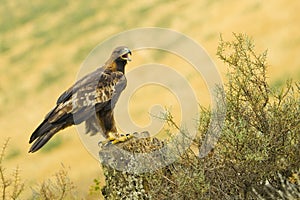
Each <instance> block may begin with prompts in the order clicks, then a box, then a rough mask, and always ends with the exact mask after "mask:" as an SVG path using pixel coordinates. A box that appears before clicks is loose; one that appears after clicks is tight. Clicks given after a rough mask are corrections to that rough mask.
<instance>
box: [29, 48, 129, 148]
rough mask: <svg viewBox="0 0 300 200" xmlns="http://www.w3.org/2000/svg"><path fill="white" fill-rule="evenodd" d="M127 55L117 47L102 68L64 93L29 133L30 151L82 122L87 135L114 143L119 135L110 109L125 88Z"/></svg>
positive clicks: (126, 49)
mask: <svg viewBox="0 0 300 200" xmlns="http://www.w3.org/2000/svg"><path fill="white" fill-rule="evenodd" d="M130 55H131V51H130V50H129V49H128V48H127V47H124V46H121V47H117V48H116V49H115V50H114V51H113V52H112V54H111V56H110V58H109V59H108V60H107V61H106V62H105V64H104V65H103V66H102V67H100V68H98V69H97V70H96V71H94V72H92V73H90V74H88V75H86V76H84V77H83V78H81V79H80V80H79V81H77V82H76V83H75V84H74V85H73V86H72V87H70V88H69V89H68V90H66V91H65V92H64V93H63V94H62V95H61V96H60V97H59V98H58V100H57V102H56V106H55V107H54V108H53V109H52V110H51V111H50V112H49V113H48V114H47V115H46V117H45V119H44V121H43V122H42V123H41V124H40V125H39V126H38V127H37V129H36V130H35V131H34V132H33V133H32V135H31V137H30V140H29V143H32V142H34V143H33V145H32V146H31V148H30V150H29V152H35V151H37V150H39V149H40V148H41V147H42V146H44V145H45V144H46V143H47V142H48V141H49V139H50V138H51V137H52V136H53V135H54V134H55V133H57V132H58V131H60V130H62V129H64V128H66V127H68V126H71V125H74V124H80V123H82V122H85V123H86V124H85V125H86V132H87V133H88V132H90V133H91V134H95V133H96V132H99V131H101V132H102V133H103V134H104V135H105V136H106V137H107V138H108V139H109V140H114V139H115V137H117V136H118V133H117V129H116V126H115V121H114V117H113V109H114V107H115V104H116V102H117V100H118V98H119V96H120V94H121V92H122V91H123V90H124V88H125V87H126V78H125V76H124V68H125V65H126V64H127V61H130V57H129V56H130Z"/></svg>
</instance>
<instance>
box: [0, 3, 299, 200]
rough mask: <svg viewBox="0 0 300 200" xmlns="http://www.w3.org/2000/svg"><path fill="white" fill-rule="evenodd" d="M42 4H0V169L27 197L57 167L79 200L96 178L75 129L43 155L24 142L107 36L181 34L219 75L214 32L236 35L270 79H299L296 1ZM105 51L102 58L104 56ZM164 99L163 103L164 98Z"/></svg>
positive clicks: (141, 118) (197, 82) (144, 106)
mask: <svg viewBox="0 0 300 200" xmlns="http://www.w3.org/2000/svg"><path fill="white" fill-rule="evenodd" d="M53 2H56V1H53ZM56 3H57V2H56ZM44 4H47V2H45V3H44V1H41V0H39V1H36V2H35V4H28V5H27V4H26V5H25V3H23V4H19V2H18V1H5V3H3V4H2V5H1V6H0V14H1V16H5V17H4V18H2V19H1V21H0V23H1V25H0V26H1V27H2V29H4V28H3V27H4V25H5V26H7V25H10V26H11V27H12V28H10V29H9V31H4V30H2V29H1V32H0V34H1V38H0V42H1V43H0V45H1V49H5V50H1V54H0V138H1V141H3V140H4V139H5V138H7V137H11V138H12V139H11V143H10V146H9V149H10V150H8V153H9V154H10V153H11V154H12V155H13V153H14V152H15V155H14V156H11V158H10V159H7V161H6V162H7V164H8V168H12V167H14V166H16V165H19V167H20V169H21V176H22V177H23V179H25V180H27V186H28V187H27V189H26V195H30V189H29V188H30V187H31V186H33V185H34V184H35V183H36V182H37V181H41V180H43V179H45V178H46V177H48V176H51V175H52V174H54V173H55V172H56V171H58V169H59V168H60V164H61V163H64V165H65V166H70V168H71V171H70V176H71V178H72V179H73V180H74V182H75V184H77V186H78V188H79V191H80V194H79V195H80V196H82V197H86V195H87V191H88V187H89V185H90V184H92V181H93V178H95V177H98V176H100V174H101V168H100V167H99V164H98V162H97V161H96V160H95V159H93V158H92V156H91V155H90V154H89V153H88V152H87V151H86V150H85V148H84V146H83V145H82V144H81V142H80V140H79V137H78V136H77V134H76V129H75V128H69V129H67V130H65V131H63V132H62V133H60V134H59V135H60V137H61V141H62V144H61V145H59V146H57V148H54V149H52V150H51V151H49V152H38V153H35V154H27V150H28V148H29V145H28V139H29V136H30V134H31V132H32V131H33V130H34V129H35V128H36V126H37V125H38V124H39V123H40V121H41V120H42V118H43V117H44V115H45V114H46V113H47V112H48V111H49V110H50V109H51V107H52V106H54V104H55V101H56V98H57V97H58V96H59V95H60V94H61V93H62V92H63V90H64V89H66V88H68V87H69V86H70V85H71V84H72V83H73V82H74V80H75V79H76V74H77V71H78V70H79V67H80V64H81V62H82V61H83V59H84V58H85V56H87V55H88V53H89V51H90V50H92V48H93V47H95V46H96V45H97V44H98V43H100V42H101V41H103V40H104V39H106V38H108V37H110V36H111V35H113V34H116V33H119V32H122V31H125V30H128V29H132V28H137V27H149V26H151V27H153V26H154V27H155V26H158V27H164V28H170V29H173V30H176V31H179V32H182V33H184V34H186V35H187V36H189V37H191V38H193V39H194V40H196V41H197V42H198V43H199V44H201V45H202V46H203V47H204V48H205V49H206V50H207V52H208V54H209V55H210V56H211V57H212V59H213V60H214V62H215V63H216V64H217V67H218V69H219V71H220V72H221V73H222V74H223V75H224V73H225V72H226V69H225V68H224V66H223V63H221V62H220V61H218V60H217V58H216V56H215V53H216V47H217V44H218V39H219V34H220V33H222V34H223V35H224V37H225V38H230V37H231V34H232V32H243V33H246V34H248V35H250V36H252V37H253V39H254V40H255V43H256V45H257V49H258V50H259V51H262V50H264V49H268V62H269V65H270V67H269V77H270V80H271V81H273V82H274V81H277V80H281V79H285V78H287V77H293V78H294V79H298V80H299V78H300V69H299V68H300V59H297V57H298V53H299V51H300V34H299V33H300V30H299V28H297V27H298V26H299V21H300V14H299V9H300V2H299V1H290V2H286V1H284V0H278V1H259V0H257V1H247V0H242V1H237V0H230V1H224V0H214V1H211V0H205V1H192V0H188V1H183V0H182V1H158V0H156V1H137V0H134V1H130V2H126V1H110V2H109V3H99V2H98V1H94V2H90V3H86V2H85V1H78V3H75V2H72V3H68V4H66V5H60V6H58V8H57V9H56V7H55V3H53V4H52V3H50V4H49V5H48V7H47V5H44ZM57 4H58V3H57ZM39 6H42V8H43V9H44V10H45V11H43V10H42V9H40V10H41V11H39V12H37V11H36V10H34V11H35V12H37V13H38V14H36V17H33V18H31V19H29V20H27V21H26V20H25V19H24V18H25V16H27V15H26V13H30V12H33V11H31V10H30V9H32V8H39ZM50 8H51V9H50ZM89 10H93V12H92V11H90V12H89ZM84 11H85V12H86V13H83V12H84ZM91 13H92V14H91ZM83 14H84V15H83ZM81 15H83V16H82V17H80V16H81ZM11 16H13V18H11ZM76 16H79V17H78V20H76V19H77V18H76ZM22 18H23V19H24V20H25V21H24V22H23V23H22V20H21V19H22ZM73 18H74V20H73V21H72V19H73ZM13 19H18V20H19V21H21V22H18V20H17V22H16V20H13ZM8 20H11V21H10V22H8ZM6 48H8V49H6ZM107 51H108V54H109V52H110V51H111V50H110V49H108V50H107ZM133 59H134V61H133V62H132V63H130V64H129V66H128V70H131V69H133V68H134V66H136V65H138V64H142V63H143V61H144V60H143V59H146V58H145V57H143V55H137V56H136V58H135V55H133ZM103 62H104V61H99V64H101V63H103ZM161 62H162V63H164V64H168V65H170V66H174V67H175V68H176V69H178V70H181V73H183V74H185V75H187V76H188V75H190V74H192V73H193V70H192V69H191V68H189V69H190V70H191V71H189V70H188V71H186V70H183V69H182V68H181V66H184V63H182V62H181V61H178V60H176V59H172V60H168V59H163V60H162V61H161ZM181 64H182V65H181ZM191 83H192V85H193V86H194V87H195V88H197V96H198V98H199V102H200V103H202V104H205V105H207V104H208V94H207V90H206V88H205V85H204V83H203V80H201V79H199V78H197V77H196V78H193V77H192V78H191ZM153 93H154V92H153V89H151V88H148V90H147V99H148V100H147V101H145V98H144V95H142V94H141V93H136V95H135V96H134V101H135V105H134V106H130V109H132V111H131V113H132V114H133V118H134V119H136V121H137V123H139V124H141V125H145V124H147V123H148V120H149V119H148V116H147V115H145V113H144V111H148V108H149V106H148V105H149V104H151V103H153V102H155V103H157V101H154V100H159V99H157V98H155V99H153V98H152V96H153ZM166 98H171V97H170V96H168V95H167V94H166ZM173 102H174V101H173ZM160 103H162V104H165V103H166V102H164V101H163V100H162V101H160ZM167 103H168V102H167Z"/></svg>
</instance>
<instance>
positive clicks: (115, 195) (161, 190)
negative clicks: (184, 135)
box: [99, 137, 203, 200]
mask: <svg viewBox="0 0 300 200" xmlns="http://www.w3.org/2000/svg"><path fill="white" fill-rule="evenodd" d="M164 145H166V144H165V142H164V141H161V140H159V139H157V138H155V137H147V138H132V139H130V140H128V141H126V142H124V143H119V144H116V145H108V146H105V147H103V148H102V150H101V151H100V152H99V157H100V159H101V161H102V163H103V171H104V175H105V182H106V185H105V187H104V188H103V189H102V194H103V196H104V198H105V199H114V200H115V199H130V200H131V199H174V198H175V199H186V198H187V196H188V195H189V194H185V190H186V188H193V187H194V186H195V185H197V184H198V185H199V184H200V185H201V184H202V182H203V176H202V175H203V174H202V171H201V170H200V171H199V169H198V168H194V169H193V165H195V166H197V162H198V159H197V157H196V156H195V155H194V154H193V153H192V152H191V151H187V152H186V153H184V154H183V155H181V156H180V157H179V158H178V160H176V161H175V162H173V163H172V164H170V165H164V166H158V165H157V164H156V163H154V162H155V161H156V162H159V163H160V165H163V164H164V162H166V160H165V158H166V157H168V156H166V157H165V156H164V155H163V154H155V153H153V152H155V151H160V150H161V149H162V147H164ZM144 153H145V154H147V156H146V157H143V159H144V160H143V159H141V160H138V159H140V158H139V156H140V155H141V154H144ZM152 156H153V157H152ZM145 159H146V160H145ZM141 163H142V164H141ZM151 167H152V169H151ZM149 168H150V169H149ZM147 169H148V170H147ZM195 177H196V178H195ZM192 180H193V181H197V182H198V183H193V182H192ZM202 186H203V185H201V186H200V188H203V187H202ZM186 191H187V190H186ZM193 197H195V196H193Z"/></svg>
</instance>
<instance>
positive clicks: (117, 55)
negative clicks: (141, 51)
mask: <svg viewBox="0 0 300 200" xmlns="http://www.w3.org/2000/svg"><path fill="white" fill-rule="evenodd" d="M130 56H131V51H130V50H129V48H128V47H126V46H120V47H117V48H115V49H114V51H113V52H112V54H111V58H112V60H114V61H116V60H120V61H122V60H124V61H126V62H127V61H131V59H130Z"/></svg>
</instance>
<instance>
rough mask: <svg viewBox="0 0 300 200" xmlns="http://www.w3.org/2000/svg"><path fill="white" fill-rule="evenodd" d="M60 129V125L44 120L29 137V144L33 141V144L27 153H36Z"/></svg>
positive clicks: (61, 126)
mask: <svg viewBox="0 0 300 200" xmlns="http://www.w3.org/2000/svg"><path fill="white" fill-rule="evenodd" d="M62 128H63V125H62V124H51V123H49V122H48V120H44V121H43V122H42V123H41V124H40V125H39V127H38V128H37V129H36V130H35V131H34V132H33V133H32V135H31V137H30V140H29V143H32V142H33V141H34V140H35V142H34V143H33V145H32V146H31V148H30V150H29V153H33V152H36V151H37V150H39V149H40V148H41V147H43V146H44V145H45V144H46V143H47V142H48V141H49V140H50V138H52V136H53V135H54V134H55V133H57V132H58V131H59V130H61V129H62Z"/></svg>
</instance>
